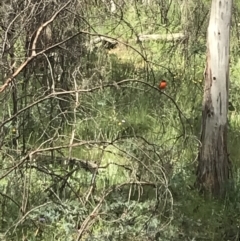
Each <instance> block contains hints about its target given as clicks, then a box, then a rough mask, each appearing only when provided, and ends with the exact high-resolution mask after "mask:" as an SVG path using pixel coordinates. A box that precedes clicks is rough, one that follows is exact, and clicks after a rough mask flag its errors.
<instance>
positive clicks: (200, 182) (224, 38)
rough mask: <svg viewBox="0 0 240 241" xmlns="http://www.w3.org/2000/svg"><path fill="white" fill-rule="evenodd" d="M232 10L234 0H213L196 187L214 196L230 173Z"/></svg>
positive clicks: (223, 188) (220, 193)
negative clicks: (229, 113) (228, 131)
mask: <svg viewBox="0 0 240 241" xmlns="http://www.w3.org/2000/svg"><path fill="white" fill-rule="evenodd" d="M231 13H232V0H212V7H211V15H210V22H209V26H208V37H207V63H206V69H205V73H204V74H205V87H204V97H203V109H202V133H201V143H202V144H201V147H200V150H199V156H198V170H197V186H198V187H199V188H200V190H201V191H204V192H206V191H207V192H210V193H211V194H213V195H214V196H223V195H224V194H225V191H226V184H227V182H228V179H229V173H230V165H229V157H228V151H227V114H228V86H229V39H230V26H231Z"/></svg>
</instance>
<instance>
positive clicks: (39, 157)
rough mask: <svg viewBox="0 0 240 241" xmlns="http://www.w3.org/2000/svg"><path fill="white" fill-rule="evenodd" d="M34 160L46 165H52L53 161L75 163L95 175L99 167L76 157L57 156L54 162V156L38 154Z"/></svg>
mask: <svg viewBox="0 0 240 241" xmlns="http://www.w3.org/2000/svg"><path fill="white" fill-rule="evenodd" d="M33 158H34V160H35V161H36V162H37V163H40V162H44V163H48V164H50V163H52V161H56V162H59V163H64V162H69V163H71V162H73V163H76V165H78V166H79V167H81V168H83V169H84V170H85V171H88V172H91V173H94V172H95V170H96V169H97V168H98V165H97V164H95V163H94V162H92V161H89V160H83V159H79V158H75V157H72V158H68V157H64V156H63V157H61V156H57V157H54V160H53V158H52V156H49V155H43V154H39V153H37V154H36V155H35V156H34V157H33Z"/></svg>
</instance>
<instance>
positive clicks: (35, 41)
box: [0, 1, 71, 93]
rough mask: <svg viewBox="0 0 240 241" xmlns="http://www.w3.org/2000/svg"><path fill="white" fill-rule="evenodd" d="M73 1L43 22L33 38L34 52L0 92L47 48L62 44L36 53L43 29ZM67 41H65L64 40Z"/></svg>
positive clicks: (0, 88)
mask: <svg viewBox="0 0 240 241" xmlns="http://www.w3.org/2000/svg"><path fill="white" fill-rule="evenodd" d="M70 3H71V1H68V2H67V3H66V4H65V5H63V6H62V7H61V8H60V9H59V10H58V11H57V12H56V13H55V14H54V15H53V16H52V17H51V18H50V19H49V20H48V21H46V22H45V23H43V24H42V25H41V26H40V27H39V28H38V30H37V33H36V36H35V38H34V40H33V44H32V50H33V51H32V54H31V56H30V57H28V58H27V59H26V60H25V62H23V63H22V64H21V65H20V66H19V67H18V68H17V70H16V71H15V72H14V73H13V74H12V76H11V77H9V78H8V79H7V80H6V81H5V83H4V84H3V85H2V86H1V87H0V93H1V92H3V91H4V90H5V89H6V88H7V87H8V85H9V84H10V83H11V82H12V80H13V79H14V78H15V77H16V76H18V74H19V73H20V72H21V71H22V70H23V69H24V68H25V67H26V66H27V65H28V64H29V63H30V62H31V61H32V60H33V59H34V58H35V57H37V56H38V55H40V54H43V53H45V52H46V51H47V50H49V49H52V48H53V47H54V46H58V45H60V44H61V43H62V42H60V43H58V44H57V45H53V46H51V47H49V48H46V49H45V50H43V51H40V52H38V53H36V44H37V40H38V38H39V35H40V34H41V32H42V30H43V29H44V28H45V27H46V26H47V25H49V24H50V23H51V22H53V21H54V19H55V18H56V17H57V16H58V14H59V13H60V12H61V11H62V10H63V9H64V8H65V7H66V6H68V5H69V4H70ZM64 42H65V41H64Z"/></svg>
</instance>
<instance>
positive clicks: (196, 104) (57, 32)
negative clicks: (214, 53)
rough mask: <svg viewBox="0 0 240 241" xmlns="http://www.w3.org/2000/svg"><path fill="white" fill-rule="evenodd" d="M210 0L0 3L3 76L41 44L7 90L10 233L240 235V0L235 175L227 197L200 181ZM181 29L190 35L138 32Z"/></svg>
mask: <svg viewBox="0 0 240 241" xmlns="http://www.w3.org/2000/svg"><path fill="white" fill-rule="evenodd" d="M62 2H63V3H62ZM64 5H65V6H64ZM63 6H64V7H63ZM210 6H211V3H210V1H207V0H206V1H205V0H203V1H154V0H152V1H135V0H132V1H90V0H88V1H81V0H76V1H69V2H67V3H66V2H65V1H50V0H49V1H33V0H32V1H28V3H27V2H26V1H13V0H12V1H2V2H1V3H0V14H1V22H0V23H1V29H0V33H1V61H0V64H1V73H0V75H1V79H2V84H3V83H4V82H5V81H6V79H7V77H8V76H11V75H12V74H13V73H14V72H15V71H16V70H17V69H18V68H19V66H20V65H21V64H22V63H24V61H25V60H26V59H27V57H29V56H31V55H32V53H33V51H34V50H36V52H37V53H38V52H40V51H42V54H39V55H38V56H36V57H35V58H33V59H32V61H31V62H29V63H28V64H27V65H26V66H25V67H24V68H23V69H22V71H21V72H20V73H19V74H18V75H17V76H16V78H14V79H13V80H12V82H11V83H10V84H9V86H8V88H7V89H6V90H5V91H4V92H2V93H1V94H0V98H1V106H0V110H1V116H0V118H1V120H0V121H1V122H0V130H1V139H0V141H1V142H0V151H1V159H0V166H1V170H0V237H1V240H46V241H49V240H68V241H71V240H91V241H94V240H98V241H99V240H104V241H105V240H112V241H113V240H129V241H140V240H164V241H170V240H201V241H202V240H239V238H240V233H239V216H240V215H239V214H240V206H239V201H240V195H239V182H240V178H239V177H240V175H239V155H240V153H239V147H238V145H239V141H240V131H239V125H240V117H239V114H238V110H239V108H240V101H239V98H240V97H239V89H240V87H239V84H240V82H239V75H240V61H239V55H240V52H239V37H240V36H239V23H240V20H239V11H240V4H239V3H235V5H234V9H233V16H232V29H231V30H232V32H231V73H230V79H231V86H230V100H231V104H232V106H231V108H230V110H231V111H230V112H229V136H228V138H229V142H228V143H229V153H230V159H231V161H232V165H233V173H232V175H233V177H234V185H233V187H234V188H231V189H230V188H229V192H228V195H227V196H226V198H225V199H224V200H215V199H208V198H206V197H205V198H204V197H203V196H201V195H200V194H199V193H198V191H197V190H196V189H195V188H194V182H195V178H196V177H195V169H196V165H197V163H196V160H197V153H198V146H199V145H200V143H199V133H200V123H201V101H202V95H203V72H204V67H205V53H206V32H207V26H208V19H209V18H208V17H209V11H210ZM61 8H62V9H61ZM59 9H61V11H60V10H59ZM58 11H59V14H58V15H57V16H56V18H55V19H54V20H53V21H51V22H50V23H49V24H47V25H46V27H45V28H44V30H43V31H42V32H41V34H40V35H39V38H38V41H37V45H36V49H32V46H33V42H34V41H33V40H34V38H35V37H36V35H37V31H38V30H39V29H40V28H41V26H43V24H44V23H45V22H46V21H48V20H50V19H51V18H52V16H53V15H54V14H55V13H57V12H58ZM176 33H181V34H182V35H183V38H180V39H178V40H171V41H169V40H168V41H167V40H166V39H165V40H164V39H160V40H148V41H142V40H141V38H140V37H141V34H149V35H153V34H161V35H163V34H168V36H169V35H171V34H176ZM99 37H101V39H100V41H97V40H99ZM106 38H110V40H109V39H106ZM109 41H110V44H109ZM97 42H98V43H97ZM162 79H164V80H167V83H168V86H167V88H166V89H165V90H164V91H162V92H161V91H159V89H158V84H159V81H161V80H162Z"/></svg>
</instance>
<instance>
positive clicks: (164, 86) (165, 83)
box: [158, 80, 167, 90]
mask: <svg viewBox="0 0 240 241" xmlns="http://www.w3.org/2000/svg"><path fill="white" fill-rule="evenodd" d="M158 87H159V89H160V90H163V89H165V88H166V87H167V82H166V80H162V81H160V83H159V86H158Z"/></svg>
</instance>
